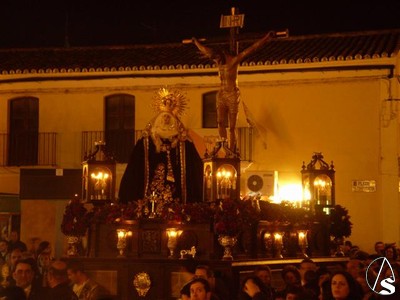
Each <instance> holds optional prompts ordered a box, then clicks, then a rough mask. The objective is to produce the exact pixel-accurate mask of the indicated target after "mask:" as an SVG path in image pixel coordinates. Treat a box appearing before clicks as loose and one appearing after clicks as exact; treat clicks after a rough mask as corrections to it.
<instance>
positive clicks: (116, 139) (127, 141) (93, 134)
mask: <svg viewBox="0 0 400 300" xmlns="http://www.w3.org/2000/svg"><path fill="white" fill-rule="evenodd" d="M142 133H143V130H118V131H110V132H104V131H83V132H82V146H81V148H82V151H81V152H82V153H81V157H82V161H83V160H85V159H86V157H87V156H88V155H89V154H90V153H93V151H94V150H95V142H98V141H104V142H106V149H107V151H109V152H110V153H111V154H112V155H113V156H114V158H115V159H116V161H117V162H119V163H127V162H128V160H129V156H130V154H131V152H132V149H133V147H134V146H135V144H136V141H137V140H138V139H139V138H140V137H141V136H142ZM96 159H99V158H98V157H96Z"/></svg>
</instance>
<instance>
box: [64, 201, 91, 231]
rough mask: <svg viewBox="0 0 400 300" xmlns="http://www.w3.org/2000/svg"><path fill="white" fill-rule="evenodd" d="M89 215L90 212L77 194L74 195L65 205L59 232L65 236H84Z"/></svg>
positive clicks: (88, 223) (89, 220) (89, 221)
mask: <svg viewBox="0 0 400 300" xmlns="http://www.w3.org/2000/svg"><path fill="white" fill-rule="evenodd" d="M91 216H92V213H91V212H88V210H87V209H86V208H85V206H84V205H83V204H82V202H81V201H80V198H79V197H78V195H75V196H74V198H73V199H72V200H70V201H69V203H68V204H67V206H66V207H65V211H64V215H63V219H62V222H61V232H62V233H63V234H64V235H66V236H76V237H82V236H84V235H85V234H86V231H87V229H88V228H89V226H90V223H91Z"/></svg>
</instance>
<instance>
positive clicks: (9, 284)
mask: <svg viewBox="0 0 400 300" xmlns="http://www.w3.org/2000/svg"><path fill="white" fill-rule="evenodd" d="M9 236H10V238H9V239H8V240H6V239H2V240H0V270H1V282H0V299H1V300H107V299H112V298H111V296H110V295H109V293H108V291H107V290H106V289H105V288H104V287H102V286H101V285H100V284H98V283H97V282H95V281H93V280H92V279H90V277H89V276H88V274H87V273H86V272H85V269H84V267H83V265H82V264H81V263H78V262H76V261H72V260H63V259H55V258H54V257H53V255H52V247H51V244H50V243H49V242H48V241H41V242H40V243H39V244H38V246H37V248H35V249H29V250H28V249H27V246H26V244H25V243H24V242H22V241H21V240H19V235H18V232H17V231H12V232H11V233H10V235H9Z"/></svg>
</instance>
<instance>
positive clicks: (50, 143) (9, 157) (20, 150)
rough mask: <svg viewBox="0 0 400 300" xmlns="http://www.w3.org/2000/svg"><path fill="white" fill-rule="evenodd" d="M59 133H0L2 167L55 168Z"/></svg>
mask: <svg viewBox="0 0 400 300" xmlns="http://www.w3.org/2000/svg"><path fill="white" fill-rule="evenodd" d="M56 149H57V133H55V132H39V133H29V132H28V133H22V134H18V135H10V134H8V133H0V166H3V167H4V166H18V167H20V166H55V165H56V164H57V157H56Z"/></svg>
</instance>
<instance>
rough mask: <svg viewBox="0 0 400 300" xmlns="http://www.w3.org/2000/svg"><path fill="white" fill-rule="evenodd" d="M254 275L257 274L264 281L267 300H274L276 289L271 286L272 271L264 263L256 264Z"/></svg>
mask: <svg viewBox="0 0 400 300" xmlns="http://www.w3.org/2000/svg"><path fill="white" fill-rule="evenodd" d="M254 275H255V276H257V277H258V278H260V279H261V281H262V282H263V283H264V285H265V288H266V294H267V298H266V299H267V300H270V299H271V300H274V299H275V294H276V290H275V288H274V287H272V273H271V269H270V268H269V267H268V266H266V265H264V266H258V267H257V268H256V269H255V270H254Z"/></svg>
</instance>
